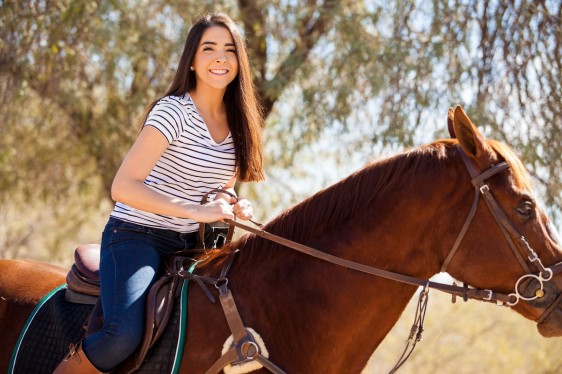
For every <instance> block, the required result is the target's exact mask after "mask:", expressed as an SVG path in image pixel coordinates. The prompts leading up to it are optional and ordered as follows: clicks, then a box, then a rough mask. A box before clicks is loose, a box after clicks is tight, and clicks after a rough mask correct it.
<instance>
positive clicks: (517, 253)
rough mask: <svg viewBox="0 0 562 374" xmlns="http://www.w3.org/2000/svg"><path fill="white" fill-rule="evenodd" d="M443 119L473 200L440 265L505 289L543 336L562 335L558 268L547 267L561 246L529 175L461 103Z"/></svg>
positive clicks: (561, 252) (560, 254) (468, 280)
mask: <svg viewBox="0 0 562 374" xmlns="http://www.w3.org/2000/svg"><path fill="white" fill-rule="evenodd" d="M448 124H449V132H450V133H451V136H452V137H453V138H457V139H458V142H459V147H458V148H457V152H458V154H459V155H460V156H461V157H459V163H460V162H461V161H460V159H463V163H464V164H465V166H466V168H467V171H468V173H467V176H469V179H471V182H472V184H473V186H474V191H475V195H474V196H475V198H474V203H473V209H471V212H470V213H469V218H467V220H466V221H465V226H466V230H464V229H465V227H463V230H461V232H462V234H461V235H460V236H459V237H458V238H457V242H458V243H456V244H455V245H454V246H453V249H452V250H451V251H449V252H448V253H446V254H444V256H445V261H444V264H443V268H442V270H443V271H445V270H446V271H447V272H449V273H450V274H451V275H452V276H453V277H455V278H457V279H459V280H461V281H463V282H466V283H469V284H471V285H473V286H475V287H478V288H487V289H492V290H494V291H497V292H503V293H508V294H509V295H510V301H509V305H511V307H512V308H513V309H514V310H516V311H517V312H519V313H520V314H522V315H523V316H524V317H526V318H528V319H531V320H533V321H536V322H537V327H538V330H539V332H540V333H541V334H542V335H543V336H547V337H553V336H562V308H561V307H560V300H561V299H562V274H560V271H561V270H562V266H561V267H557V266H554V267H552V265H554V264H557V263H558V262H560V261H562V250H561V247H560V242H559V241H558V240H559V239H558V238H557V234H556V230H555V229H554V226H552V224H551V222H550V221H549V219H548V217H547V216H546V214H545V212H544V211H543V209H542V207H541V206H540V205H539V204H538V203H537V200H536V197H535V195H534V194H533V192H532V190H531V187H530V185H531V183H530V178H529V175H528V174H527V172H526V170H525V169H524V167H523V164H522V163H521V161H520V160H519V159H518V158H517V157H516V156H515V154H514V153H513V152H512V151H511V150H510V149H509V148H508V147H507V146H505V145H503V144H501V143H499V142H495V141H492V140H486V139H484V137H483V136H482V135H481V133H480V132H479V131H478V129H477V128H476V127H475V126H474V125H473V124H472V122H471V121H470V119H469V118H468V116H467V115H466V113H465V112H464V111H463V109H462V108H461V107H460V106H457V107H456V109H455V110H453V109H450V110H449V118H448ZM465 183H467V184H468V182H465ZM458 189H459V190H461V189H462V190H464V191H466V186H465V185H460V184H459V186H458ZM461 214H464V213H461ZM471 214H474V217H473V218H471V217H470V216H471ZM463 231H466V232H465V233H464V232H463ZM463 236H464V237H463ZM550 267H552V268H550ZM553 270H554V271H553Z"/></svg>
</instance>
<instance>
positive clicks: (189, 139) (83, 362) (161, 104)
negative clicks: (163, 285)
mask: <svg viewBox="0 0 562 374" xmlns="http://www.w3.org/2000/svg"><path fill="white" fill-rule="evenodd" d="M262 126H263V116H262V113H261V110H260V107H259V105H258V103H257V100H256V94H255V91H254V87H253V84H252V80H251V76H250V67H249V62H248V56H247V53H246V47H245V45H244V41H243V38H242V36H241V35H240V32H239V31H238V29H237V28H236V25H235V24H234V22H233V21H232V20H231V19H230V18H228V17H227V16H226V15H223V14H215V15H207V16H204V17H202V18H200V19H199V20H198V21H197V22H196V23H195V24H194V26H193V27H192V29H191V31H190V32H189V35H188V37H187V40H186V42H185V47H184V50H183V54H182V57H181V59H180V63H179V66H178V69H177V72H176V75H175V77H174V81H173V83H172V85H171V87H170V89H169V90H168V92H167V93H166V95H164V97H163V98H161V99H160V100H157V101H156V102H154V103H152V105H151V106H150V107H149V109H148V110H147V114H146V115H145V120H144V124H143V128H142V130H141V132H140V134H139V136H138V138H137V140H136V141H135V143H134V145H133V147H132V148H131V150H130V151H129V153H128V154H127V156H126V157H125V159H124V161H123V164H122V165H121V167H120V168H119V170H118V172H117V174H116V176H115V179H114V181H113V185H112V188H111V194H112V198H113V199H114V200H115V201H116V202H117V203H116V204H115V208H114V210H113V212H112V213H111V216H110V219H109V222H108V224H107V226H106V228H105V230H104V232H103V236H102V248H101V259H100V281H101V302H102V308H103V312H104V325H103V328H102V329H101V330H100V331H99V332H97V333H94V334H92V335H90V336H88V337H87V338H86V339H84V340H83V341H82V343H81V345H79V347H78V348H77V349H76V351H75V352H72V353H71V354H70V355H69V356H67V358H65V359H64V360H63V361H62V362H61V363H60V364H59V366H58V367H57V368H56V369H55V373H71V372H72V373H99V372H100V371H101V372H109V371H111V370H112V369H113V368H114V367H115V366H117V365H118V364H119V363H121V362H122V361H124V360H125V359H126V358H127V357H128V356H129V355H130V354H132V353H133V351H134V350H135V349H136V348H137V346H138V345H139V344H140V341H141V339H142V335H143V323H144V306H145V297H146V295H147V292H148V290H149V288H150V286H151V285H152V284H153V283H154V281H155V277H156V274H157V271H158V267H159V265H160V260H161V257H162V256H163V255H165V254H167V253H169V252H174V251H178V250H184V249H190V248H194V246H195V245H196V243H197V230H198V228H199V222H213V221H217V220H224V219H233V218H234V216H236V217H238V218H240V219H246V220H247V219H250V218H251V217H252V206H251V204H250V203H249V201H248V200H245V199H240V200H239V201H238V202H236V201H234V199H231V197H230V196H228V195H226V194H217V196H216V197H215V199H214V200H213V201H211V202H209V203H206V204H204V205H200V201H201V198H202V197H203V195H204V194H205V193H207V192H208V191H209V190H211V189H213V188H223V189H227V190H229V191H231V192H233V191H234V190H233V188H234V184H235V182H236V180H241V181H259V180H262V179H263V170H262V144H261V128H262ZM231 204H234V205H231Z"/></svg>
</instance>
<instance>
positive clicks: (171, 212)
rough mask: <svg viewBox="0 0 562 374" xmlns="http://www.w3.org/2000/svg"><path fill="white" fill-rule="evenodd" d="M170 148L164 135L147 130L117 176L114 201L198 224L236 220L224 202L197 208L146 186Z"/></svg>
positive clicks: (148, 127)
mask: <svg viewBox="0 0 562 374" xmlns="http://www.w3.org/2000/svg"><path fill="white" fill-rule="evenodd" d="M167 147H168V142H167V140H166V138H165V137H164V135H162V133H160V131H158V130H157V129H155V128H153V127H151V126H145V127H144V128H143V129H142V131H141V133H140V134H139V137H138V138H137V140H136V141H135V144H133V146H132V148H131V149H130V151H129V153H128V154H127V156H126V157H125V159H124V160H123V163H122V164H121V166H120V167H119V170H118V171H117V174H116V175H115V179H114V180H113V185H112V186H111V197H112V198H113V200H115V201H119V202H121V203H124V204H127V205H129V206H131V207H133V208H135V209H139V210H143V211H146V212H150V213H155V214H164V215H168V216H174V217H180V218H189V219H192V220H194V221H197V222H213V221H217V220H222V219H233V218H234V215H233V212H232V207H231V206H230V205H229V204H228V202H227V201H225V200H223V199H215V200H214V201H211V202H209V203H207V204H204V205H199V204H193V203H189V202H187V201H185V200H181V199H178V198H173V197H168V196H165V195H162V194H160V193H158V192H156V191H154V190H153V189H151V188H150V187H148V186H146V185H145V184H144V180H145V179H146V177H147V176H148V174H149V173H150V171H151V170H152V169H153V168H154V165H156V162H157V161H158V159H159V158H160V156H162V154H163V153H164V151H165V150H166V148H167Z"/></svg>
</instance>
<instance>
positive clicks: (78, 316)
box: [8, 284, 93, 374]
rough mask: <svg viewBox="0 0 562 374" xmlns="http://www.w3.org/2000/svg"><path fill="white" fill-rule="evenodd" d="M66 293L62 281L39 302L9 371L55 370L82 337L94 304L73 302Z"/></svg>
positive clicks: (22, 372) (16, 347)
mask: <svg viewBox="0 0 562 374" xmlns="http://www.w3.org/2000/svg"><path fill="white" fill-rule="evenodd" d="M65 292H66V284H63V285H62V286H59V287H57V288H56V289H54V290H53V291H51V292H50V293H49V294H48V295H47V296H45V297H44V298H43V300H41V301H40V302H39V304H37V306H36V307H35V309H34V310H33V312H32V313H31V315H30V316H29V318H28V319H27V322H26V324H25V326H24V328H23V330H22V332H21V333H20V337H19V339H18V342H17V343H16V346H15V348H14V351H13V354H12V360H11V361H10V367H9V369H8V373H15V374H19V373H21V374H29V373H38V374H40V373H52V372H53V370H55V368H56V367H57V365H58V363H59V362H60V361H61V360H62V359H63V358H64V356H66V354H67V353H68V346H69V344H70V343H76V342H78V341H80V339H82V336H83V335H84V329H83V327H82V325H83V324H84V321H86V318H87V317H88V316H89V315H90V312H91V311H92V307H93V305H87V304H73V303H70V302H68V301H66V300H65V298H64V294H65Z"/></svg>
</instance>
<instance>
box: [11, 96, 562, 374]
mask: <svg viewBox="0 0 562 374" xmlns="http://www.w3.org/2000/svg"><path fill="white" fill-rule="evenodd" d="M449 125H450V132H451V133H452V134H455V135H456V138H457V139H458V140H457V139H448V140H441V141H437V142H435V143H432V144H429V145H426V146H422V147H419V148H417V149H414V150H412V151H409V152H406V153H402V154H399V155H396V156H394V157H391V158H388V159H385V160H382V161H378V162H375V163H373V164H370V165H368V166H366V167H365V168H363V169H362V170H360V171H358V172H356V173H354V174H352V175H351V176H349V177H348V178H346V179H344V180H342V181H340V182H339V183H336V184H335V185H333V186H331V187H329V188H326V189H325V190H322V191H320V192H318V193H317V194H315V195H314V196H312V197H310V198H308V199H307V200H305V201H303V202H302V203H300V204H298V205H296V206H294V207H292V208H291V209H288V210H287V211H285V212H284V213H282V214H281V215H280V216H278V217H277V218H275V219H274V220H272V221H271V222H270V223H269V224H268V225H266V226H265V227H264V229H265V230H266V231H268V232H270V233H273V234H276V235H279V236H281V237H284V238H287V239H290V240H293V241H295V242H299V243H303V244H306V245H307V246H310V247H313V248H317V249H321V250H322V251H324V252H326V253H329V254H331V255H335V256H338V257H341V258H345V259H348V260H352V261H355V262H358V263H361V264H366V265H369V266H374V267H377V268H380V269H386V270H389V271H393V272H397V273H401V274H404V275H408V276H412V277H417V278H420V279H429V278H430V277H431V276H432V275H434V274H436V273H438V272H440V271H441V270H442V269H443V265H444V263H445V262H447V263H448V264H447V269H446V270H447V272H448V273H449V274H451V275H452V276H453V277H454V278H456V279H458V280H460V281H462V282H466V283H468V284H470V285H472V286H474V287H477V288H482V289H490V290H493V291H495V292H500V293H505V294H510V293H515V285H516V283H517V282H518V280H520V279H521V278H522V277H523V276H525V275H526V274H527V273H528V271H527V270H529V269H530V271H531V272H533V273H537V274H540V276H541V278H540V279H541V282H542V280H544V283H545V284H546V283H548V284H550V285H551V287H550V288H548V287H544V290H546V292H547V295H543V296H542V298H548V299H549V300H550V302H549V303H546V304H545V303H541V302H539V301H537V298H535V300H533V301H528V302H527V301H526V300H524V299H521V298H518V297H513V299H511V300H510V301H511V303H512V304H514V305H513V306H511V308H512V309H513V310H515V311H516V312H518V313H520V314H521V315H523V316H524V317H525V318H527V319H530V320H532V321H537V320H539V319H540V323H538V330H539V332H540V333H541V334H542V335H544V336H562V309H561V308H560V307H559V306H558V303H559V301H560V300H559V298H558V295H559V294H561V292H560V290H561V289H562V275H559V274H555V275H554V276H553V277H552V279H551V280H550V281H548V282H547V281H546V278H548V274H549V271H545V270H544V268H543V271H541V267H540V266H541V265H544V266H545V267H549V266H551V265H553V264H555V263H558V262H560V261H561V260H562V250H561V248H560V244H559V243H557V242H556V239H555V235H554V233H553V231H552V230H551V229H549V221H548V218H547V217H546V216H545V214H544V212H543V211H542V210H541V208H540V207H539V206H537V205H536V204H535V200H534V198H533V194H532V191H531V190H530V187H529V185H530V183H529V182H530V181H529V177H528V175H527V173H526V172H525V170H524V168H523V166H522V163H521V162H520V161H519V159H517V157H516V156H515V155H514V153H513V152H512V151H511V150H510V149H509V148H508V147H506V146H505V145H502V144H501V143H498V142H495V141H492V140H486V139H484V138H483V137H482V135H481V134H480V133H479V131H478V130H477V129H476V127H475V126H474V125H473V124H472V123H471V121H470V120H469V118H468V117H467V116H466V114H465V113H464V111H463V110H462V109H461V108H460V107H457V108H456V109H455V110H454V111H453V110H450V111H449ZM459 145H460V146H459ZM460 149H462V151H461V150H460ZM462 152H464V153H465V154H466V155H467V156H468V159H469V161H470V163H471V164H472V165H473V167H474V168H475V170H477V171H478V172H479V173H480V172H484V171H486V170H489V169H490V168H492V167H493V165H497V164H501V163H502V162H505V163H506V164H507V166H508V168H505V169H501V170H500V171H498V172H494V173H492V174H493V175H484V176H483V177H482V178H483V180H484V182H485V183H486V184H485V185H486V187H485V188H481V189H480V190H481V191H482V192H485V191H484V190H485V189H488V190H489V191H491V194H492V197H493V200H494V201H496V202H497V204H498V205H499V207H500V208H501V212H502V214H503V215H504V217H503V220H504V221H505V222H507V224H508V225H510V226H509V227H511V229H508V230H507V233H506V232H505V231H506V229H505V227H507V226H502V225H501V224H498V223H497V222H496V220H495V218H494V214H498V213H494V214H492V213H491V212H492V210H491V208H488V207H487V204H485V201H484V199H480V200H479V202H478V204H477V206H476V210H475V212H474V217H473V219H472V220H471V221H467V219H466V217H467V215H470V214H469V212H471V211H472V208H471V203H472V202H473V201H474V200H473V196H474V192H475V187H474V186H473V185H472V184H471V179H472V178H471V176H470V175H469V173H468V172H467V168H466V166H465V164H464V162H463V160H462V159H461V153H462ZM465 222H469V224H468V225H467V224H465ZM461 231H462V232H463V235H462V236H459V233H460V232H461ZM517 235H519V236H521V237H524V239H523V240H520V239H521V238H519V237H514V236H517ZM459 237H460V238H461V239H458V238H459ZM510 241H512V242H515V244H516V245H515V249H514V248H512V245H510V243H509V242H510ZM456 242H458V243H457V244H456V245H455V243H456ZM524 243H527V244H528V247H526V246H524ZM232 246H234V247H236V248H239V249H240V253H239V256H238V258H237V259H236V262H235V263H234V266H233V268H232V270H231V271H230V273H229V277H228V278H229V283H228V284H229V288H230V289H231V291H232V294H233V295H234V298H235V300H236V303H237V306H238V310H239V312H240V315H241V317H242V320H243V322H244V324H245V325H246V326H249V327H252V328H253V329H254V330H256V331H257V332H258V333H259V334H260V335H261V337H262V339H263V340H264V342H265V344H266V345H267V348H268V351H269V353H270V359H271V361H273V362H274V363H276V364H277V365H279V366H280V367H281V368H283V369H284V370H285V371H287V372H288V373H344V372H345V373H359V372H360V371H361V370H362V369H363V368H364V367H365V365H366V363H367V361H368V359H369V357H370V356H371V355H372V353H373V352H374V351H375V349H376V348H377V346H378V345H379V344H380V343H381V341H382V340H383V339H384V337H385V336H386V334H387V333H388V332H389V331H390V329H391V328H392V326H393V325H394V324H395V323H396V321H397V320H398V318H399V317H400V315H401V313H402V311H403V310H404V308H405V307H406V305H407V304H408V301H409V300H410V298H411V297H412V296H413V294H414V292H415V291H416V289H417V288H416V287H414V286H412V285H409V284H405V283H401V282H396V281H393V280H389V279H385V278H382V277H376V276H372V275H369V274H365V273H362V272H358V271H355V270H350V269H347V268H345V267H342V266H338V265H334V264H331V263H327V262H324V261H321V260H318V259H316V258H313V257H310V256H307V255H305V254H302V253H299V252H296V251H293V250H291V249H288V248H286V247H284V246H281V245H278V244H275V243H273V242H271V241H268V240H266V239H263V238H261V237H259V236H257V235H255V234H250V235H246V236H244V237H242V238H241V239H239V240H238V241H237V242H235V243H233V245H232ZM452 248H453V251H454V255H452V256H449V254H450V253H451V251H452ZM529 250H530V251H531V254H532V253H536V255H537V256H536V259H535V258H533V256H532V255H530V256H528V253H529ZM16 265H17V263H16ZM221 266H222V265H221V264H220V261H215V262H210V263H209V264H208V265H207V266H206V267H205V268H204V269H201V270H200V271H202V272H204V273H208V274H214V275H217V273H218V272H219V271H220V269H221ZM525 268H528V269H525ZM539 271H541V272H540V273H539ZM555 273H557V272H555ZM543 275H544V276H543ZM26 279H29V280H30V282H29V283H27V282H25V281H23V280H26ZM63 282H64V272H60V271H58V270H53V269H50V268H49V267H48V265H34V266H33V268H32V269H25V268H21V267H14V263H13V262H11V261H2V262H0V296H1V299H0V303H1V304H0V306H1V309H0V344H1V345H2V347H3V349H2V352H1V353H0V370H6V368H7V365H8V361H9V358H10V354H11V347H13V345H14V343H15V340H16V338H17V334H18V333H19V330H20V329H21V327H22V324H23V323H24V319H25V318H23V316H24V315H25V314H27V313H29V311H30V308H31V306H32V304H33V303H34V302H36V301H37V300H38V299H39V298H40V297H41V296H42V295H44V294H45V293H46V292H47V290H48V289H49V288H53V287H54V285H56V284H60V283H63ZM541 289H542V287H541ZM545 311H547V313H546V314H545ZM541 316H542V317H541ZM188 326H189V327H188V332H187V341H186V344H185V352H184V355H183V361H182V364H181V368H180V371H181V372H182V373H202V372H204V371H205V370H207V369H208V368H209V367H210V366H211V365H212V364H213V363H214V362H215V361H216V360H217V359H218V358H219V357H220V355H221V353H220V352H221V348H222V345H223V343H224V341H225V340H226V339H227V337H228V336H229V335H230V330H229V327H228V325H227V323H226V320H225V317H224V315H223V312H222V310H221V308H220V307H219V306H217V305H214V304H211V303H210V302H209V301H208V299H207V297H206V296H205V294H204V292H203V291H202V290H201V288H199V287H197V286H195V285H192V286H191V289H190V299H189V311H188ZM262 370H263V369H262Z"/></svg>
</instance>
